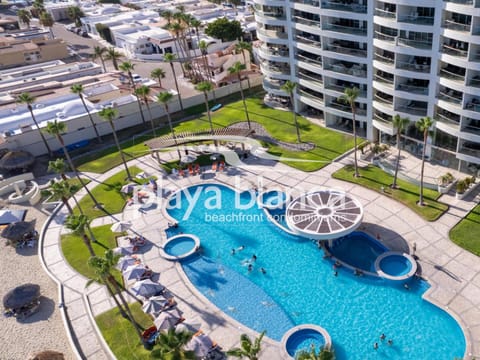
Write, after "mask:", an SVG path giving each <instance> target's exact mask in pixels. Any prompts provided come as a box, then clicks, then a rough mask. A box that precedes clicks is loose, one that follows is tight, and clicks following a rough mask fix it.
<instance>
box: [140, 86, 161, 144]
mask: <svg viewBox="0 0 480 360" xmlns="http://www.w3.org/2000/svg"><path fill="white" fill-rule="evenodd" d="M150 92H151V91H150V88H149V87H148V86H147V85H141V86H139V87H138V88H136V89H135V95H136V96H137V99H138V98H141V99H142V100H143V102H144V103H145V106H146V107H147V111H148V116H150V123H151V125H152V132H153V136H154V137H155V136H156V135H155V124H154V122H153V116H152V112H151V111H150Z"/></svg>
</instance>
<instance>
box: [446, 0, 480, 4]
mask: <svg viewBox="0 0 480 360" xmlns="http://www.w3.org/2000/svg"><path fill="white" fill-rule="evenodd" d="M443 1H444V2H446V3H452V4H460V5H473V3H474V2H475V1H474V0H443Z"/></svg>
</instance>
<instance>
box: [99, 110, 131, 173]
mask: <svg viewBox="0 0 480 360" xmlns="http://www.w3.org/2000/svg"><path fill="white" fill-rule="evenodd" d="M98 115H100V117H101V118H102V119H104V120H106V121H108V123H109V124H110V127H111V128H112V133H113V139H114V140H115V145H117V149H118V152H119V153H120V157H121V158H122V162H123V166H124V167H125V171H126V172H127V178H128V180H131V179H132V175H130V171H129V170H128V166H127V161H126V160H125V154H124V153H123V151H122V148H121V146H120V142H119V141H118V137H117V132H116V131H115V125H114V123H113V122H114V120H115V118H116V117H117V116H118V111H117V110H115V109H112V108H104V109H102V110H100V111H99V113H98Z"/></svg>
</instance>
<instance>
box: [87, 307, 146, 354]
mask: <svg viewBox="0 0 480 360" xmlns="http://www.w3.org/2000/svg"><path fill="white" fill-rule="evenodd" d="M130 309H131V310H132V313H133V317H134V318H135V320H136V321H137V323H138V324H139V325H140V327H141V328H142V329H147V328H149V327H150V326H152V325H153V320H152V318H151V317H150V316H148V315H146V314H145V313H144V312H143V311H142V309H141V307H140V304H138V303H134V304H131V305H130ZM96 320H97V325H98V327H99V328H100V330H101V332H102V335H103V338H104V339H105V341H106V342H107V344H108V346H109V347H110V349H112V351H113V353H114V354H115V356H116V357H117V359H138V360H140V359H142V360H147V359H151V357H150V351H148V350H145V349H144V347H143V345H142V344H141V343H140V339H139V338H138V335H137V334H136V332H135V328H134V327H133V325H132V324H131V323H130V322H129V321H128V320H127V319H124V318H123V317H122V316H121V315H120V313H119V312H118V310H117V308H114V309H112V310H110V311H107V312H105V313H103V314H100V315H98V316H97V317H96Z"/></svg>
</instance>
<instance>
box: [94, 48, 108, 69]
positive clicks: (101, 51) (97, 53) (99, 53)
mask: <svg viewBox="0 0 480 360" xmlns="http://www.w3.org/2000/svg"><path fill="white" fill-rule="evenodd" d="M106 52H107V48H105V47H102V46H95V47H94V48H93V55H92V58H93V60H96V59H100V61H101V62H102V67H103V72H104V73H106V72H107V68H106V67H105V53H106Z"/></svg>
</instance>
